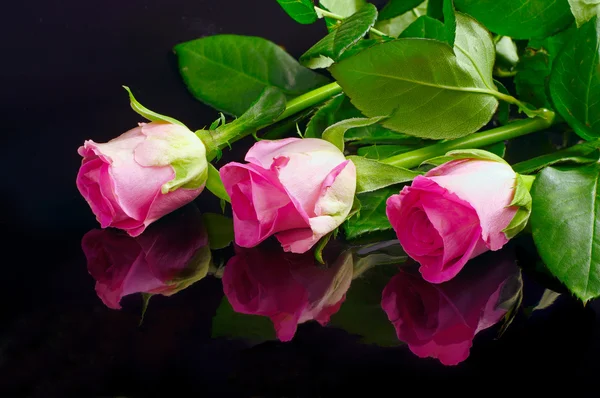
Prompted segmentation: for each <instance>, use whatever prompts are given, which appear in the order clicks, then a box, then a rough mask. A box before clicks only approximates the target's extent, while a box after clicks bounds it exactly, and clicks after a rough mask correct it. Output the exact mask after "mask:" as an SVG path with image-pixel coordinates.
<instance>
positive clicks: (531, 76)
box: [515, 46, 552, 109]
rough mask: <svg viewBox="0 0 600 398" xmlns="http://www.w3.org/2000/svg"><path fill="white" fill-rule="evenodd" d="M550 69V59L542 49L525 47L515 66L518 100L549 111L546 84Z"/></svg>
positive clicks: (549, 105)
mask: <svg viewBox="0 0 600 398" xmlns="http://www.w3.org/2000/svg"><path fill="white" fill-rule="evenodd" d="M551 68H552V64H551V57H550V55H549V54H548V52H547V51H546V50H545V49H543V48H539V49H535V48H531V47H529V46H528V47H527V48H526V49H525V52H524V53H523V55H522V57H521V61H520V62H519V64H518V65H517V75H516V76H515V87H516V89H517V94H518V95H519V98H520V99H521V100H523V101H525V102H528V103H530V104H532V105H534V106H535V107H538V108H548V109H551V108H552V106H551V104H550V101H549V99H548V96H547V95H546V82H547V79H548V77H549V76H550V70H551Z"/></svg>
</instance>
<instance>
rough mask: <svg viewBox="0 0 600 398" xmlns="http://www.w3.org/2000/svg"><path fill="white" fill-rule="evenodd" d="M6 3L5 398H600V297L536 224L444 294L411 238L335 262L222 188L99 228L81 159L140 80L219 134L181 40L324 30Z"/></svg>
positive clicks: (164, 8) (294, 38) (175, 5)
mask: <svg viewBox="0 0 600 398" xmlns="http://www.w3.org/2000/svg"><path fill="white" fill-rule="evenodd" d="M6 15H7V17H6V21H5V23H4V24H2V26H1V27H0V30H1V32H0V33H2V35H1V36H0V37H2V46H3V50H4V52H5V54H9V55H7V57H8V58H9V61H7V62H4V63H3V64H2V65H1V66H0V68H1V72H2V73H0V76H3V77H4V78H5V82H4V85H3V88H4V95H3V96H2V98H3V100H2V108H1V109H2V114H3V127H4V128H3V131H5V134H4V135H3V140H4V141H3V143H2V148H3V154H4V156H5V158H4V159H5V164H6V165H8V166H7V167H6V168H5V169H4V174H3V182H4V184H2V195H1V196H0V197H1V198H2V204H3V216H2V218H1V220H2V226H3V243H4V245H3V247H4V256H3V261H2V264H3V265H2V268H3V275H2V281H3V288H2V289H0V292H1V293H0V294H1V295H2V297H1V298H2V301H1V302H2V322H1V323H0V395H1V396H35V397H49V396H61V397H62V396H78V397H79V396H115V397H116V396H177V395H183V396H307V397H308V396H310V397H312V396H338V395H357V394H361V395H369V396H380V395H389V394H397V395H400V394H402V393H409V394H421V393H422V392H423V391H427V392H436V393H437V392H443V393H447V392H449V391H457V392H461V393H464V394H471V393H473V394H475V393H477V394H478V395H493V394H497V393H503V394H512V393H513V391H523V392H524V393H532V394H533V393H541V392H543V391H551V392H556V391H562V390H563V389H564V388H567V387H568V388H569V390H568V391H570V392H573V393H575V392H580V391H581V392H583V391H586V392H592V393H594V394H597V388H596V383H595V380H596V378H597V374H598V371H600V366H599V365H598V358H599V357H600V315H599V314H600V304H598V303H597V302H591V303H589V304H588V305H587V306H583V305H582V304H581V303H579V302H578V301H577V300H575V299H573V298H571V297H570V296H569V295H568V294H564V292H563V291H562V288H561V287H560V286H557V285H556V284H555V283H554V282H553V281H552V280H551V279H550V278H546V277H544V274H543V273H541V272H539V270H537V271H536V266H537V258H536V256H535V251H534V250H533V246H532V242H531V241H530V239H529V238H528V237H527V235H524V236H523V237H520V238H518V239H515V240H513V241H511V243H510V244H509V245H507V246H506V247H505V248H504V249H503V250H502V252H500V253H493V254H492V255H482V256H480V257H478V258H477V259H476V260H474V261H473V262H472V263H470V265H469V266H468V267H467V268H466V269H465V270H464V273H461V275H460V277H459V278H456V279H455V280H452V281H450V282H448V283H446V284H443V285H431V284H428V283H427V282H425V281H423V280H422V279H421V278H420V276H419V274H418V272H416V268H415V264H414V263H411V262H410V261H408V260H407V259H406V257H405V255H404V254H403V253H402V251H401V250H400V248H399V246H398V244H397V242H395V241H393V240H390V241H381V242H378V243H373V242H364V243H362V244H360V245H354V246H350V245H348V244H345V243H344V242H333V244H331V245H329V246H328V249H327V251H326V253H325V263H326V264H325V265H322V264H319V263H317V262H315V260H314V258H313V257H312V256H310V255H308V256H302V255H290V254H285V253H283V252H282V251H281V248H280V247H279V246H278V245H277V244H276V243H275V244H274V243H273V241H267V242H265V243H264V244H263V245H261V246H259V247H256V248H253V249H243V248H239V247H234V245H231V244H228V243H229V242H227V238H226V237H223V236H220V235H218V234H216V235H215V233H214V231H212V230H211V228H210V224H211V219H210V218H211V217H216V216H208V218H207V216H206V214H213V215H215V214H220V213H221V211H220V206H219V202H218V200H217V199H215V198H214V197H212V196H210V195H201V196H200V197H199V198H198V199H197V200H196V201H195V203H194V204H191V205H189V206H186V207H184V208H182V209H180V210H179V211H177V212H175V213H172V214H171V215H169V216H168V217H166V218H164V219H163V220H161V221H160V222H157V223H155V224H153V225H152V226H151V228H149V229H148V230H147V231H146V232H145V233H144V234H142V235H141V236H139V237H137V238H131V237H129V236H127V235H124V234H123V233H121V232H118V231H116V230H100V229H99V226H98V224H97V222H96V220H95V219H94V216H93V214H92V213H91V211H90V210H89V208H88V207H87V204H86V203H85V201H84V200H83V199H82V198H81V196H80V195H79V193H78V192H77V189H76V187H75V175H76V173H77V169H78V167H79V165H80V162H81V158H80V157H79V155H78V154H77V152H76V150H77V147H78V146H79V145H81V143H82V142H83V140H84V139H87V138H93V139H95V140H97V141H106V140H108V139H110V138H112V137H114V136H116V135H118V134H120V133H121V132H123V131H125V130H127V129H129V128H130V127H131V126H132V125H135V123H137V122H138V121H139V120H138V119H139V118H138V116H137V115H136V114H135V113H133V112H132V111H131V110H130V109H129V105H128V100H127V98H126V96H125V95H124V94H123V92H122V88H121V85H122V84H127V85H129V86H130V87H132V88H135V89H136V90H137V92H138V93H139V96H140V98H139V99H140V100H141V101H142V102H144V103H145V104H147V105H148V106H149V107H151V108H152V109H160V110H161V112H163V113H165V114H169V115H172V116H173V117H176V118H177V119H180V120H185V121H186V122H187V123H189V124H190V125H194V126H198V127H202V126H204V125H206V124H208V123H210V122H211V121H212V120H214V119H215V112H214V111H213V110H211V109H209V108H207V107H205V106H203V105H201V104H199V103H198V102H196V101H195V100H194V99H193V98H192V97H191V96H190V95H189V94H188V93H187V92H186V89H185V87H184V85H183V84H182V83H181V80H180V78H179V76H178V73H177V70H176V65H175V60H174V59H173V56H172V54H171V53H170V49H171V48H172V46H173V45H175V44H177V43H179V42H182V41H186V40H190V39H193V38H197V37H200V36H204V35H210V34H216V33H238V34H250V35H257V36H263V37H266V38H268V39H270V40H273V41H276V42H277V43H279V44H281V45H283V46H284V47H285V48H286V49H287V50H288V51H289V52H290V53H291V54H292V55H294V56H298V55H300V54H302V52H303V51H304V50H305V49H306V48H308V47H309V46H310V45H311V44H312V43H314V42H315V41H316V40H317V39H318V38H319V37H320V35H321V34H322V33H323V32H322V31H321V30H323V29H324V27H323V26H317V25H314V26H300V25H296V24H294V23H291V22H290V21H289V20H287V19H286V18H285V16H284V14H283V12H282V11H281V10H280V9H279V7H278V6H277V4H276V3H275V2H274V1H273V2H270V1H266V0H265V1H261V2H248V1H237V0H235V1H234V0H231V1H219V2H215V1H196V2H189V1H179V0H177V1H166V0H163V1H153V2H150V1H142V0H135V1H129V2H127V4H125V3H123V2H116V1H112V2H108V3H102V4H100V3H97V4H95V3H94V4H91V3H85V4H84V3H81V2H75V1H70V0H69V1H64V2H60V4H58V5H57V4H54V3H52V4H51V3H47V2H41V1H34V2H25V3H23V2H22V3H16V4H11V5H8V10H7V13H6ZM264 21H268V23H266V22H264ZM532 139H535V138H532ZM251 142H252V140H251V139H249V140H246V141H244V142H241V143H239V144H238V145H237V146H236V147H234V149H233V151H231V152H227V153H225V155H224V158H223V160H222V161H221V163H220V164H223V163H225V162H227V161H230V160H233V159H240V158H242V155H243V153H244V151H245V150H246V149H247V148H248V147H249V145H250V144H251ZM515 142H516V143H515V144H514V145H516V146H517V145H522V143H519V142H517V141H515ZM227 216H229V214H228V213H226V214H225V217H227ZM212 221H213V222H214V219H213V220H212ZM220 221H223V220H222V219H221V220H220ZM223 222H224V221H223ZM211 246H212V249H211ZM558 293H559V294H558ZM150 296H151V297H150ZM515 308H518V310H515ZM142 314H144V317H143V320H142ZM323 325H325V326H323ZM565 391H566V390H565Z"/></svg>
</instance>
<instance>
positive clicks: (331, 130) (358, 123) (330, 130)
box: [323, 116, 386, 152]
mask: <svg viewBox="0 0 600 398" xmlns="http://www.w3.org/2000/svg"><path fill="white" fill-rule="evenodd" d="M385 118H386V117H385V116H376V117H372V118H353V119H346V120H342V121H341V122H337V123H336V124H334V125H331V126H329V127H327V129H325V131H323V139H324V140H326V141H329V142H331V143H332V144H333V145H335V146H336V147H338V148H339V150H340V151H342V152H343V151H344V134H346V131H348V130H350V129H352V128H355V127H365V126H370V125H372V124H375V123H379V122H380V121H382V120H384V119H385Z"/></svg>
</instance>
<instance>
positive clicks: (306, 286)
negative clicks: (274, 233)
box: [223, 247, 353, 341]
mask: <svg viewBox="0 0 600 398" xmlns="http://www.w3.org/2000/svg"><path fill="white" fill-rule="evenodd" d="M352 272H353V270H352V256H351V255H350V254H349V253H343V254H342V255H341V256H340V257H339V258H338V260H336V262H335V264H333V265H332V266H331V267H330V268H322V267H318V266H317V264H316V263H315V259H314V256H313V255H312V254H291V253H283V252H282V251H281V249H280V248H277V250H269V249H266V248H264V247H257V248H252V249H243V248H240V247H236V255H235V256H234V257H232V258H231V259H230V260H229V262H228V263H227V265H226V266H225V271H224V272H223V290H224V291H225V296H227V299H228V300H229V302H230V303H231V306H232V307H233V309H234V310H235V311H236V312H239V313H243V314H252V315H262V316H267V317H269V318H271V321H272V322H273V325H274V326H275V331H276V333H277V338H278V339H279V340H281V341H290V340H291V339H292V338H293V337H294V334H295V333H296V328H297V327H298V324H300V323H303V322H307V321H310V320H316V321H317V322H319V323H320V324H321V325H325V324H327V322H329V318H330V317H331V315H333V314H335V313H336V312H337V311H338V310H339V309H340V307H341V305H342V303H343V302H344V299H345V298H346V291H347V290H348V288H349V287H350V282H351V280H352Z"/></svg>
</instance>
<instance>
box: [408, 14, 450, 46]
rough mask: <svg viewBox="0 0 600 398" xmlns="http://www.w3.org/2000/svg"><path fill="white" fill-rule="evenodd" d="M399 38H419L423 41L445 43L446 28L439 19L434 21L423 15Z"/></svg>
mask: <svg viewBox="0 0 600 398" xmlns="http://www.w3.org/2000/svg"><path fill="white" fill-rule="evenodd" d="M399 37H400V38H402V37H419V38H423V39H433V40H437V41H445V40H446V27H445V26H444V24H443V23H442V22H440V21H438V20H437V19H433V18H431V17H428V16H427V15H421V16H420V17H419V18H417V19H416V20H415V21H414V22H413V23H411V24H410V26H409V27H408V28H406V29H405V30H404V31H403V32H402V33H401V34H400V36H399Z"/></svg>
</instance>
